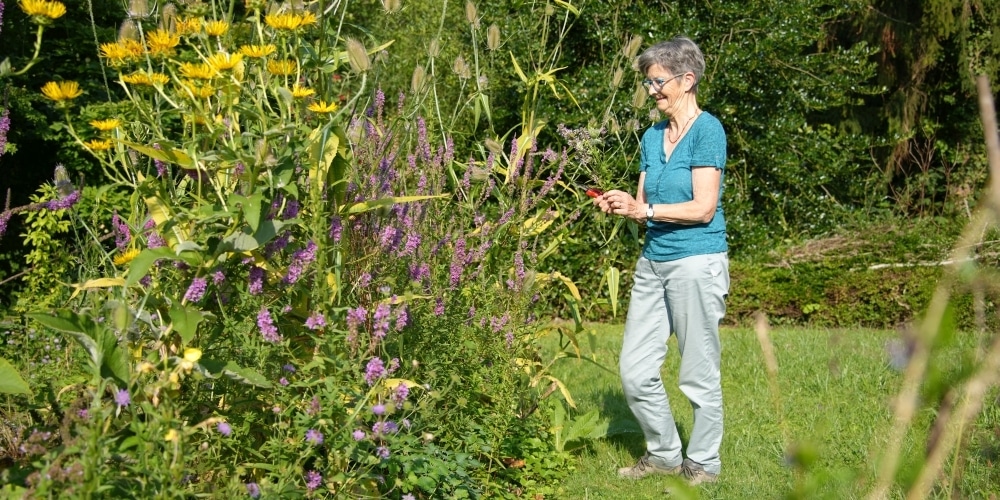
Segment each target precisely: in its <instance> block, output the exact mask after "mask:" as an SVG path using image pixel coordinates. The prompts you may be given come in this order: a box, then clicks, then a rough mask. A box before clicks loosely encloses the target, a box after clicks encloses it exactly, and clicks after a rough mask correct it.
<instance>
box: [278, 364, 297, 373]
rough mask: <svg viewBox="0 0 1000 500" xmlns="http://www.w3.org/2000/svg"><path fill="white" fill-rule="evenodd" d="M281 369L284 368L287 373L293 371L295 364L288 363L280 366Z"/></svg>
mask: <svg viewBox="0 0 1000 500" xmlns="http://www.w3.org/2000/svg"><path fill="white" fill-rule="evenodd" d="M281 369H282V370H285V371H286V372H288V373H295V365H293V364H291V363H288V364H286V365H285V366H282V367H281Z"/></svg>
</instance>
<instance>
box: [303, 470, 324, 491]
mask: <svg viewBox="0 0 1000 500" xmlns="http://www.w3.org/2000/svg"><path fill="white" fill-rule="evenodd" d="M322 483H323V476H322V474H320V473H319V472H316V471H314V470H311V471H309V472H306V488H308V489H309V491H312V490H315V489H316V488H319V485H320V484H322Z"/></svg>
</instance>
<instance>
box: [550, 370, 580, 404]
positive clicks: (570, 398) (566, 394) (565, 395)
mask: <svg viewBox="0 0 1000 500" xmlns="http://www.w3.org/2000/svg"><path fill="white" fill-rule="evenodd" d="M545 378H546V379H548V380H549V381H551V382H552V383H554V384H556V387H558V388H559V392H560V393H562V396H563V398H565V399H566V404H568V405H569V406H570V407H571V408H576V401H573V396H572V395H570V393H569V389H567V388H566V385H565V384H563V382H562V380H559V379H557V378H555V377H553V376H552V375H546V376H545Z"/></svg>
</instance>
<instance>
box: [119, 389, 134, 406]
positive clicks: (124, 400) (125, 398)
mask: <svg viewBox="0 0 1000 500" xmlns="http://www.w3.org/2000/svg"><path fill="white" fill-rule="evenodd" d="M131 402H132V398H131V397H130V396H129V395H128V389H121V390H119V391H118V392H116V393H115V403H116V404H117V405H118V406H119V407H121V408H124V407H126V406H128V404H129V403H131Z"/></svg>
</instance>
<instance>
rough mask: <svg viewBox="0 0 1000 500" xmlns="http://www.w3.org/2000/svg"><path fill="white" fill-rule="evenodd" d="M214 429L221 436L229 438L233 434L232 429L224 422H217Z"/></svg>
mask: <svg viewBox="0 0 1000 500" xmlns="http://www.w3.org/2000/svg"><path fill="white" fill-rule="evenodd" d="M216 429H217V430H218V431H219V434H222V435H223V436H226V437H229V436H230V435H231V434H232V433H233V428H232V427H230V426H229V424H227V423H225V422H219V425H218V427H216Z"/></svg>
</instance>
